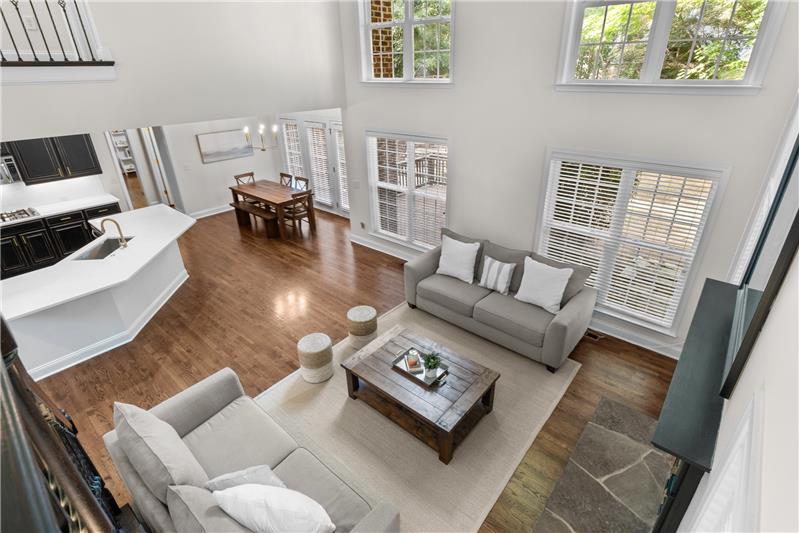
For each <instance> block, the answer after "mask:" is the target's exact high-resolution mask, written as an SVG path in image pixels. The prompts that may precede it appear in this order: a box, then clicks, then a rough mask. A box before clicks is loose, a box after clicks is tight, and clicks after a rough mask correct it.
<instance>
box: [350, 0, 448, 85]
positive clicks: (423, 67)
mask: <svg viewBox="0 0 800 533" xmlns="http://www.w3.org/2000/svg"><path fill="white" fill-rule="evenodd" d="M362 2H363V3H362V5H361V19H362V25H363V27H364V39H363V48H364V65H363V77H364V80H367V81H370V80H371V81H449V80H450V72H451V69H450V65H451V60H452V46H451V32H450V27H451V26H450V22H451V16H452V4H451V0H362Z"/></svg>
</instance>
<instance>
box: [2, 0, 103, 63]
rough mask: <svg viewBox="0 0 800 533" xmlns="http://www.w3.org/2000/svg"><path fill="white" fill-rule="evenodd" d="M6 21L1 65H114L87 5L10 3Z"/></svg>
mask: <svg viewBox="0 0 800 533" xmlns="http://www.w3.org/2000/svg"><path fill="white" fill-rule="evenodd" d="M0 13H2V18H3V28H2V29H3V31H2V40H1V41H0V66H3V67H71V66H79V67H85V66H112V65H114V61H112V60H110V59H108V58H104V57H103V55H104V51H103V49H102V47H101V46H100V45H99V44H98V39H97V36H96V35H95V32H94V27H93V25H92V21H91V16H90V14H89V12H88V7H87V6H86V4H85V3H84V2H83V1H81V2H78V0H37V1H35V2H34V0H28V1H27V2H24V1H22V0H8V1H7V2H3V4H2V6H0Z"/></svg>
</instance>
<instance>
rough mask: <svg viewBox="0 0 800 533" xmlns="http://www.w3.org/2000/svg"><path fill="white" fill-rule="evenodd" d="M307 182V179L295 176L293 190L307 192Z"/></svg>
mask: <svg viewBox="0 0 800 533" xmlns="http://www.w3.org/2000/svg"><path fill="white" fill-rule="evenodd" d="M308 187H309V181H308V178H304V177H303V176H295V178H294V188H295V189H300V190H301V191H307V190H309V188H308Z"/></svg>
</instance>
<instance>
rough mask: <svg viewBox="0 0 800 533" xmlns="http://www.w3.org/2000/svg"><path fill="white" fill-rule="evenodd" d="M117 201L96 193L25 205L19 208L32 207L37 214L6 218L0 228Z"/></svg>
mask: <svg viewBox="0 0 800 533" xmlns="http://www.w3.org/2000/svg"><path fill="white" fill-rule="evenodd" d="M118 203H120V202H119V198H117V197H116V196H114V195H111V194H96V195H93V196H86V197H84V198H78V199H76V200H67V201H64V202H56V203H52V204H45V205H25V206H22V207H20V208H19V209H22V208H25V207H32V208H34V209H36V210H37V211H38V212H39V215H38V216H34V217H27V218H21V219H19V220H8V221H6V222H0V228H2V227H4V226H11V225H12V224H22V223H24V222H30V221H32V220H39V219H40V218H45V217H49V216H53V215H59V214H61V213H68V212H70V211H80V210H81V209H88V208H90V207H97V206H99V205H106V204H118Z"/></svg>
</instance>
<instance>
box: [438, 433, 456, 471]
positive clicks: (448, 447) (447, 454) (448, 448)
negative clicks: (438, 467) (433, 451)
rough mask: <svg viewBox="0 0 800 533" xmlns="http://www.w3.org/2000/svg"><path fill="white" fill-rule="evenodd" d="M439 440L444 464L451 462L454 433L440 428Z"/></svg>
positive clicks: (440, 455) (440, 458) (440, 453)
mask: <svg viewBox="0 0 800 533" xmlns="http://www.w3.org/2000/svg"><path fill="white" fill-rule="evenodd" d="M437 440H438V445H439V460H440V461H441V462H443V463H444V464H450V460H451V459H452V458H453V434H452V433H451V432H449V431H444V430H439V435H438V437H437Z"/></svg>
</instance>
